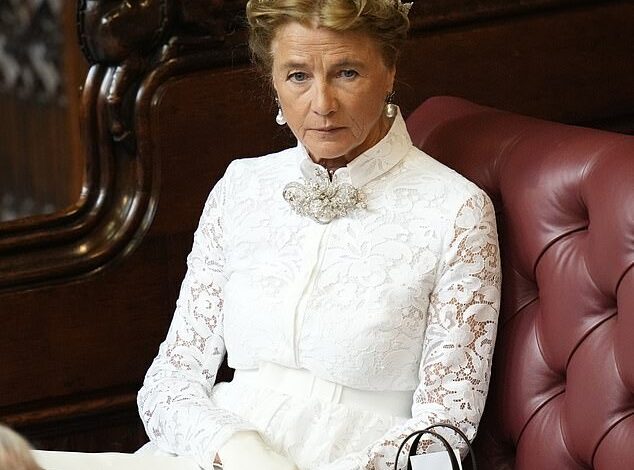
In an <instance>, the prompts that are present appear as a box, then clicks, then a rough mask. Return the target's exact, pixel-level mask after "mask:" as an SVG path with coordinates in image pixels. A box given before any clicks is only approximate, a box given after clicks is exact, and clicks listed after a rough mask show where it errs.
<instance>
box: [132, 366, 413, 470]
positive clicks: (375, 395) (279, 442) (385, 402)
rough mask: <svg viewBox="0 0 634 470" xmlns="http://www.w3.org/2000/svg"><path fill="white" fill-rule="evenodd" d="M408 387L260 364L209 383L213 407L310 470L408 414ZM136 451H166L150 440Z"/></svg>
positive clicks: (374, 437) (365, 442) (360, 448)
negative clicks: (344, 382)
mask: <svg viewBox="0 0 634 470" xmlns="http://www.w3.org/2000/svg"><path fill="white" fill-rule="evenodd" d="M412 396H413V391H412V392H391V391H385V392H383V391H381V392H366V391H361V390H356V389H351V388H348V387H342V386H341V385H337V384H333V383H332V382H327V381H324V380H321V379H318V378H316V377H315V376H314V375H312V374H311V373H310V372H308V371H305V370H303V369H302V370H298V369H288V368H285V367H282V366H277V365H274V364H269V363H267V364H264V365H263V366H262V367H260V369H259V370H254V371H236V374H235V377H234V379H233V381H231V382H223V383H219V384H217V385H216V386H214V388H213V390H212V392H211V401H212V402H213V404H214V406H217V407H220V408H224V409H226V410H229V411H231V412H233V413H235V414H236V415H238V416H240V417H242V418H244V419H245V420H247V421H248V422H250V423H251V424H253V425H254V426H255V427H256V428H257V430H258V432H259V433H260V434H261V435H262V437H263V438H264V440H265V441H266V442H267V443H268V445H269V446H271V448H273V449H274V450H276V451H277V452H278V453H280V454H282V455H287V456H288V457H289V458H291V459H292V460H293V461H294V462H295V463H296V465H297V466H298V467H299V468H301V469H302V470H314V469H318V468H319V467H321V466H324V465H327V464H329V463H331V462H334V461H335V460H337V459H338V458H340V457H343V456H344V455H347V454H350V453H354V452H359V451H363V450H364V449H366V448H367V447H368V446H370V445H372V444H373V443H375V442H376V441H378V440H379V439H381V437H382V436H383V435H384V434H385V433H386V432H387V431H388V430H389V429H390V428H391V427H393V426H396V425H398V424H402V423H403V422H405V421H406V420H407V419H408V418H409V417H411V406H412ZM139 452H140V453H150V454H154V455H161V454H165V453H164V452H162V451H160V450H159V449H158V448H157V447H156V446H155V445H153V444H152V443H150V444H147V445H145V446H144V447H142V448H141V449H140V450H139Z"/></svg>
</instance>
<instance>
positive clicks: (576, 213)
mask: <svg viewBox="0 0 634 470" xmlns="http://www.w3.org/2000/svg"><path fill="white" fill-rule="evenodd" d="M408 127H409V129H410V132H411V133H412V138H413V140H414V143H415V144H416V145H418V146H419V147H420V148H422V149H423V150H425V151H426V152H428V153H429V154H431V155H433V156H435V157H436V158H438V159H439V160H440V161H442V162H443V163H445V164H447V165H449V166H450V167H452V168H454V169H456V170H457V171H459V172H460V173H462V174H463V175H465V176H466V177H468V178H469V179H471V180H473V181H474V182H476V183H477V184H478V185H480V186H481V187H482V188H483V189H485V190H486V191H487V192H488V193H489V195H490V196H491V198H492V199H493V202H494V204H495V206H496V210H497V213H498V228H499V232H500V241H501V245H502V259H503V294H502V309H501V313H500V324H499V329H498V340H497V346H496V352H495V358H494V366H493V377H492V382H491V388H490V392H489V398H488V401H487V406H486V409H485V417H484V419H483V421H482V423H481V426H480V429H479V432H478V437H477V439H476V449H477V454H478V460H479V461H480V465H481V466H482V468H484V469H485V470H486V469H495V470H502V469H511V468H514V469H516V470H526V469H531V470H533V469H540V470H541V469H547V470H550V469H590V468H594V469H600V470H624V469H634V137H631V136H626V135H621V134H616V133H609V132H603V131H598V130H594V129H584V128H579V127H573V126H567V125H563V124H557V123H553V122H547V121H542V120H538V119H533V118H528V117H525V116H520V115H516V114H511V113H506V112H502V111H499V110H494V109H491V108H486V107H483V106H479V105H475V104H473V103H470V102H467V101H464V100H462V99H458V98H450V97H437V98H432V99H430V100H428V101H426V102H425V103H423V104H422V105H421V106H420V107H419V108H418V109H417V110H416V111H415V112H414V113H413V114H412V115H411V116H410V117H409V119H408Z"/></svg>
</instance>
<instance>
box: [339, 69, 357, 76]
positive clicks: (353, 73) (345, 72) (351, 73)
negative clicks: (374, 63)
mask: <svg viewBox="0 0 634 470" xmlns="http://www.w3.org/2000/svg"><path fill="white" fill-rule="evenodd" d="M339 75H340V76H341V77H342V78H355V77H356V76H357V75H359V73H358V72H357V71H356V70H352V69H347V70H342V71H341V72H339Z"/></svg>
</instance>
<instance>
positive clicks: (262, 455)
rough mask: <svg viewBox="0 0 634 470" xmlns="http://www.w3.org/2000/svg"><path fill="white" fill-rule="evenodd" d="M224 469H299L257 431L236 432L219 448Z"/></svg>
mask: <svg viewBox="0 0 634 470" xmlns="http://www.w3.org/2000/svg"><path fill="white" fill-rule="evenodd" d="M218 456H219V457H220V460H221V462H222V468H223V469H224V470H299V469H298V468H297V466H296V465H295V464H294V463H293V462H291V461H290V460H288V459H287V458H286V457H284V456H282V455H280V454H278V453H277V452H275V451H274V450H273V449H271V448H270V447H269V446H267V445H266V443H265V442H264V441H263V440H262V437H261V436H260V434H258V433H257V432H255V431H240V432H237V433H235V434H234V435H233V436H231V437H230V438H229V440H228V441H227V442H226V443H225V445H223V446H222V447H221V448H220V449H219V450H218Z"/></svg>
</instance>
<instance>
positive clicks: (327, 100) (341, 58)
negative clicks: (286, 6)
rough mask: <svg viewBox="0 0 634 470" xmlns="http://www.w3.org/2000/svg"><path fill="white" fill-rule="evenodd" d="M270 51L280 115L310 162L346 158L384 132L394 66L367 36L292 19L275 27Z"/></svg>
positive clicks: (368, 145)
mask: <svg viewBox="0 0 634 470" xmlns="http://www.w3.org/2000/svg"><path fill="white" fill-rule="evenodd" d="M271 52H272V54H273V70H272V75H273V87H274V88H275V91H276V93H277V97H278V99H279V103H280V106H281V107H282V111H283V113H284V117H285V118H286V121H287V123H288V126H289V127H290V129H291V131H293V134H295V136H296V137H297V139H298V140H299V141H300V142H302V144H304V146H305V147H306V149H307V150H308V153H309V154H310V156H311V157H312V159H313V160H314V161H316V162H319V161H320V160H322V159H333V158H338V157H344V158H345V159H346V160H348V161H351V160H352V159H354V158H355V157H356V156H358V155H360V154H361V153H362V152H364V151H365V150H367V149H369V148H370V147H372V146H373V145H374V144H376V143H377V142H378V141H379V140H381V139H382V138H383V137H384V136H385V134H386V133H387V131H388V129H389V126H390V123H389V121H388V119H387V118H386V117H385V115H384V112H383V109H384V105H385V97H386V96H387V94H388V93H389V92H390V91H391V90H392V87H393V84H394V74H395V70H394V68H393V67H387V66H386V65H385V63H384V60H383V57H382V55H381V52H380V50H379V48H378V46H377V44H376V43H375V42H374V40H373V39H372V38H370V37H368V36H366V35H364V34H361V33H352V32H345V33H340V32H335V31H332V30H328V29H324V28H314V27H308V26H303V25H301V24H299V23H296V22H292V23H288V24H286V25H284V26H282V27H281V28H280V29H279V30H278V32H277V33H276V35H275V38H274V40H273V42H272V44H271Z"/></svg>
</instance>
